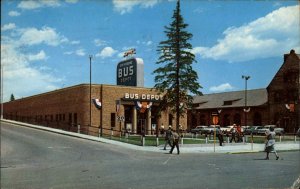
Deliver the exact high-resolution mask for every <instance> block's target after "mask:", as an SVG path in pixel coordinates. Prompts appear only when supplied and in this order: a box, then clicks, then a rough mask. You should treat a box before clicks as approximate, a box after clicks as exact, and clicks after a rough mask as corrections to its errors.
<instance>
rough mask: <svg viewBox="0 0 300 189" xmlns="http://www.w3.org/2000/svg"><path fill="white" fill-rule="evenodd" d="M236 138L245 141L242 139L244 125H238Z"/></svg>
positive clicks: (238, 140)
mask: <svg viewBox="0 0 300 189" xmlns="http://www.w3.org/2000/svg"><path fill="white" fill-rule="evenodd" d="M235 134H236V139H237V142H243V139H242V127H241V126H240V125H238V126H237V127H236V133H235Z"/></svg>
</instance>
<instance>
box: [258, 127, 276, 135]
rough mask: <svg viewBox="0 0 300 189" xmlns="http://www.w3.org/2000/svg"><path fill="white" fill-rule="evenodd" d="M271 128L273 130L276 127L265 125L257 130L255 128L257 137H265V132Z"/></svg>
mask: <svg viewBox="0 0 300 189" xmlns="http://www.w3.org/2000/svg"><path fill="white" fill-rule="evenodd" d="M271 127H273V128H275V127H276V125H265V126H263V127H259V128H257V134H258V135H265V134H266V132H267V131H269V130H270V128H271Z"/></svg>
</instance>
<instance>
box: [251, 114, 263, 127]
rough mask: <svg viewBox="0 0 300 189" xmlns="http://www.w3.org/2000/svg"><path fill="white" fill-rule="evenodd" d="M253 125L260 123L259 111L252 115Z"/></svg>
mask: <svg viewBox="0 0 300 189" xmlns="http://www.w3.org/2000/svg"><path fill="white" fill-rule="evenodd" d="M253 125H255V126H258V125H262V116H261V114H260V113H259V112H255V113H254V115H253Z"/></svg>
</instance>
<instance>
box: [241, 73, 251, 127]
mask: <svg viewBox="0 0 300 189" xmlns="http://www.w3.org/2000/svg"><path fill="white" fill-rule="evenodd" d="M242 79H245V106H244V114H245V116H244V119H245V121H244V124H245V126H247V112H249V111H250V109H246V108H247V81H248V79H250V76H245V75H242Z"/></svg>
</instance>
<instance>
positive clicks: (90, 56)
mask: <svg viewBox="0 0 300 189" xmlns="http://www.w3.org/2000/svg"><path fill="white" fill-rule="evenodd" d="M92 58H93V55H89V59H90V102H89V104H90V124H89V126H90V127H91V126H92Z"/></svg>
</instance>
